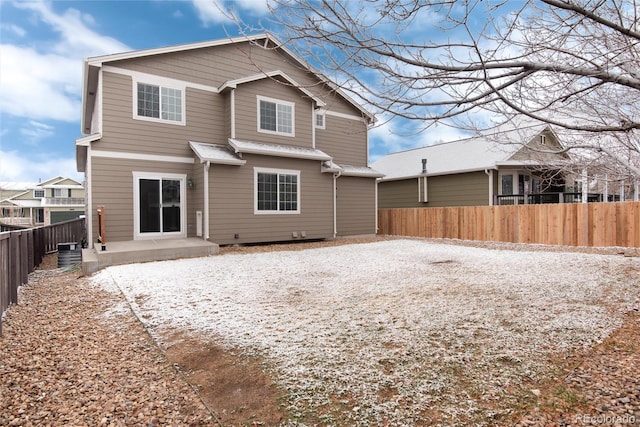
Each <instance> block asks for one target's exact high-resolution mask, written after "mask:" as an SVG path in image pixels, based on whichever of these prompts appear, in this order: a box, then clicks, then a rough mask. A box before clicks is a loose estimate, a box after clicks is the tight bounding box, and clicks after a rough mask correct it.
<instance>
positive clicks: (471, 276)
mask: <svg viewBox="0 0 640 427" xmlns="http://www.w3.org/2000/svg"><path fill="white" fill-rule="evenodd" d="M632 263H635V264H637V263H638V261H637V260H636V259H633V258H624V257H615V256H605V255H593V254H582V253H558V252H527V251H498V250H488V249H483V248H472V247H466V246H456V245H446V244H433V243H429V242H425V241H420V240H393V241H383V242H376V243H369V244H358V245H345V246H337V247H330V248H319V249H308V250H302V251H295V252H267V253H256V254H235V255H232V254H230V255H224V256H214V257H207V258H197V259H184V260H177V261H164V262H156V263H145V264H132V265H123V266H113V267H109V268H107V269H105V270H103V271H101V272H99V273H98V274H96V275H94V276H93V278H92V281H93V282H94V283H95V284H97V285H100V286H106V287H107V289H110V290H113V288H112V284H113V283H114V282H115V283H116V284H117V286H118V287H119V288H120V289H121V290H122V292H123V293H124V295H125V296H126V298H127V299H128V301H129V303H130V304H131V306H132V308H133V310H134V311H135V312H136V314H137V315H138V317H139V318H140V319H141V320H142V321H143V322H145V323H146V324H147V326H149V327H151V328H156V330H162V329H165V328H173V329H175V328H179V329H183V330H189V331H195V332H198V333H201V334H208V335H210V336H211V337H215V339H217V340H222V343H223V344H224V345H227V346H229V347H238V348H241V349H243V350H244V351H246V352H247V353H251V354H258V355H260V356H262V357H264V358H265V360H266V362H267V363H268V364H269V366H271V367H272V370H273V373H274V375H275V378H276V381H278V382H279V384H280V385H281V386H282V387H283V388H284V389H286V390H288V393H289V410H290V411H291V413H292V414H294V415H295V414H296V413H301V414H302V413H304V412H305V410H314V411H315V410H317V411H318V412H317V413H318V416H319V417H321V418H322V419H323V422H326V423H328V424H331V423H334V424H335V423H336V422H335V419H336V418H332V417H338V416H339V417H342V418H340V420H341V421H342V422H347V423H348V424H351V425H369V424H392V425H412V424H416V423H420V422H421V418H420V416H421V412H422V411H423V410H424V408H428V407H431V406H433V405H436V404H437V405H439V407H441V408H444V409H443V413H444V415H443V416H444V417H445V418H446V417H449V420H458V421H459V420H461V419H465V418H464V417H472V416H473V414H474V413H476V412H478V410H479V409H478V402H476V401H474V399H471V398H469V397H468V396H465V391H464V390H461V389H460V387H459V386H458V384H457V380H458V379H459V378H460V376H461V375H462V376H468V377H469V378H470V381H476V382H477V384H478V387H479V388H486V389H487V390H490V391H487V392H486V394H487V395H488V396H493V397H492V398H495V399H499V398H500V395H493V394H495V393H497V392H495V391H494V390H502V389H503V386H504V385H506V384H514V383H518V382H522V378H530V379H535V378H536V376H537V375H539V374H540V373H541V372H542V371H543V370H544V368H545V361H546V360H547V357H548V356H550V355H551V354H553V353H554V352H558V351H562V350H571V349H580V348H585V347H589V346H591V345H593V344H594V343H597V342H599V341H600V340H602V339H603V338H604V337H606V336H607V335H608V334H609V333H610V332H611V331H612V330H613V329H615V328H616V327H617V326H618V325H620V323H621V314H622V313H624V312H625V311H627V310H628V309H629V308H630V304H632V302H634V301H635V299H636V298H637V287H635V285H634V284H633V283H630V281H629V280H623V275H622V274H621V271H622V270H623V269H624V268H625V267H628V266H629V265H630V264H632ZM635 264H634V265H635ZM452 373H453V374H452ZM492 393H493V394H492ZM487 398H488V397H487ZM332 399H333V400H335V399H338V401H340V399H343V400H344V402H345V408H347V407H348V405H352V406H351V408H350V409H349V410H346V409H345V410H344V411H342V413H341V414H339V415H338V414H332V413H327V414H326V413H323V412H322V408H323V407H325V405H326V404H327V403H328V402H330V401H331V400H332ZM461 417H462V418H461ZM332 420H333V421H332ZM345 420H346V421H345ZM422 422H424V420H422Z"/></svg>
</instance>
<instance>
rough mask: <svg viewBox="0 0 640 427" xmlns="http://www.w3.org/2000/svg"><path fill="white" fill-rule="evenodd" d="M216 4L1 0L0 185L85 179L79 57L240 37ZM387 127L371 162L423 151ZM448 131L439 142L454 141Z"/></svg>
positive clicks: (242, 0) (377, 136) (196, 0)
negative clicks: (79, 156) (79, 148)
mask: <svg viewBox="0 0 640 427" xmlns="http://www.w3.org/2000/svg"><path fill="white" fill-rule="evenodd" d="M214 1H218V0H190V1H187V0H183V1H158V0H156V1H117V0H112V1H79V0H76V1H65V0H56V1H15V2H13V1H6V0H0V181H31V182H37V181H38V180H40V179H42V180H45V179H48V178H51V177H54V176H58V175H62V176H68V177H71V178H75V179H78V180H82V179H83V178H82V175H81V174H79V173H78V172H76V166H75V139H76V138H78V137H80V136H82V134H81V133H80V115H81V108H80V105H81V80H82V60H83V58H85V57H88V56H96V55H105V54H111V53H116V52H122V51H128V50H138V49H148V48H156V47H162V46H168V45H176V44H183V43H192V42H198V41H203V40H213V39H219V38H223V37H226V36H228V35H231V36H235V35H238V29H237V27H236V25H235V24H234V23H232V22H229V21H228V20H227V19H226V18H225V17H224V15H223V14H222V13H221V12H220V10H219V9H218V8H217V7H216V6H215V4H214ZM225 7H233V8H234V9H235V10H236V12H237V13H239V14H240V16H241V18H242V19H243V21H245V22H253V23H256V25H257V24H259V23H260V22H263V23H264V22H266V21H267V19H268V16H267V13H268V9H267V7H266V0H236V1H234V2H226V3H225ZM275 33H276V34H277V29H276V30H275ZM381 123H383V124H382V125H381V126H380V127H378V128H377V129H375V130H373V131H372V132H371V134H370V138H371V142H370V146H371V150H370V156H371V159H372V160H374V159H375V158H377V157H379V156H380V155H383V154H386V153H388V152H393V151H397V149H398V148H409V147H410V146H422V145H424V141H423V140H422V138H424V136H416V137H415V139H414V140H411V141H406V138H405V140H404V141H402V144H399V142H398V140H397V138H399V137H398V136H394V133H393V132H391V126H392V124H390V123H386V122H385V121H384V120H382V122H381ZM443 131H444V130H443ZM444 132H450V134H448V135H447V134H442V135H439V136H438V137H436V138H435V139H436V140H451V139H455V137H456V136H457V135H455V133H454V132H453V131H444ZM430 139H431V140H434V136H433V135H431V136H430Z"/></svg>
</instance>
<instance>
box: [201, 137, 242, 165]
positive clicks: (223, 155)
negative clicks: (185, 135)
mask: <svg viewBox="0 0 640 427" xmlns="http://www.w3.org/2000/svg"><path fill="white" fill-rule="evenodd" d="M189 147H191V150H193V152H194V153H195V155H196V156H197V157H198V159H199V160H200V163H207V162H208V163H213V164H218V165H232V166H242V165H244V164H245V163H247V161H246V160H243V159H241V158H239V157H237V156H235V154H234V153H232V152H231V151H229V150H228V149H227V147H226V146H224V145H219V144H207V143H204V142H197V141H189Z"/></svg>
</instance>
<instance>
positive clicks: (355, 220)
mask: <svg viewBox="0 0 640 427" xmlns="http://www.w3.org/2000/svg"><path fill="white" fill-rule="evenodd" d="M373 120H374V118H373V116H372V115H371V114H369V113H368V112H367V111H365V110H364V109H363V108H362V107H361V106H359V105H358V104H356V103H355V102H354V101H352V100H351V99H350V98H348V97H347V96H345V95H344V94H343V93H342V92H341V91H339V90H338V89H337V88H336V87H335V86H334V85H333V84H332V83H331V82H329V81H327V80H326V79H325V78H324V77H322V76H321V75H318V74H316V73H314V72H312V71H311V70H310V68H309V66H308V65H307V64H305V62H303V61H302V60H301V59H299V58H297V57H296V56H295V55H294V54H293V53H292V52H291V51H289V50H288V49H287V48H286V47H285V46H283V45H281V44H280V43H279V42H278V41H277V40H276V39H274V38H273V37H271V36H269V35H256V36H247V37H239V38H234V39H224V40H218V41H211V42H201V43H194V44H187V45H181V46H173V47H167V48H159V49H150V50H143V51H135V52H127V53H119V54H113V55H106V56H100V57H94V58H88V59H86V60H85V61H84V88H83V118H82V132H83V133H84V134H85V135H86V136H84V137H81V138H79V139H78V140H77V141H76V159H77V165H78V170H79V171H81V172H84V173H85V182H86V186H87V210H88V212H90V213H91V214H90V215H88V219H89V221H88V223H87V234H88V241H89V242H91V243H90V245H91V244H93V243H95V242H96V239H97V235H98V232H97V227H98V219H97V214H96V211H97V209H98V207H104V212H105V213H104V221H105V222H104V224H105V236H106V239H107V240H108V241H112V242H113V241H129V240H140V239H178V238H185V237H200V238H202V239H207V240H211V241H212V242H215V243H218V244H234V243H257V242H274V241H289V240H301V239H328V238H333V237H336V236H347V235H362V234H374V233H375V232H376V178H378V177H380V176H381V175H380V174H379V173H376V172H375V171H374V170H372V169H370V168H368V167H367V164H368V137H367V132H368V128H369V125H370V124H371V123H372V122H373Z"/></svg>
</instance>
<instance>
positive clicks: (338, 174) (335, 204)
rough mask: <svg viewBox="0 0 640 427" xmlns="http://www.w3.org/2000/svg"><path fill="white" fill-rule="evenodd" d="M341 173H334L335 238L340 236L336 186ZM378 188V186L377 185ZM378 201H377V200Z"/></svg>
mask: <svg viewBox="0 0 640 427" xmlns="http://www.w3.org/2000/svg"><path fill="white" fill-rule="evenodd" d="M340 175H342V172H341V171H338V172H336V173H334V174H333V238H334V239H335V238H336V237H337V236H338V211H337V206H338V203H337V196H338V192H337V190H336V187H337V185H338V178H340ZM376 188H377V186H376ZM376 203H377V201H376ZM376 216H377V211H376Z"/></svg>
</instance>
